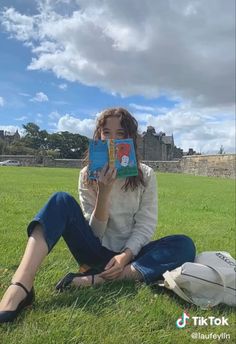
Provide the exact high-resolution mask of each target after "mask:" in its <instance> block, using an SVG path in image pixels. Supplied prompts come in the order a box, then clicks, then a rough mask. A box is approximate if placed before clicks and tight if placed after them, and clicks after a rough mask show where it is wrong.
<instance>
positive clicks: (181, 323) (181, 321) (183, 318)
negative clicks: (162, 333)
mask: <svg viewBox="0 0 236 344" xmlns="http://www.w3.org/2000/svg"><path fill="white" fill-rule="evenodd" d="M189 319H190V316H189V314H188V313H187V312H186V311H184V312H183V314H182V316H181V317H179V318H178V320H176V327H178V328H184V327H185V326H186V325H187V323H188V320H189Z"/></svg>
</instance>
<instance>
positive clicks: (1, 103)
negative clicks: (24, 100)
mask: <svg viewBox="0 0 236 344" xmlns="http://www.w3.org/2000/svg"><path fill="white" fill-rule="evenodd" d="M4 104H5V101H4V99H3V97H0V106H4Z"/></svg>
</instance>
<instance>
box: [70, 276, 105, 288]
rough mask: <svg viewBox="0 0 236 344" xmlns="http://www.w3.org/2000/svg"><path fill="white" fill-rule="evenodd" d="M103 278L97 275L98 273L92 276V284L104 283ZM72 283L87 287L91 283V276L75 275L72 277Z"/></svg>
mask: <svg viewBox="0 0 236 344" xmlns="http://www.w3.org/2000/svg"><path fill="white" fill-rule="evenodd" d="M104 282H105V280H104V279H103V278H102V277H99V276H98V275H95V276H94V284H101V283H104ZM72 284H73V285H74V286H76V287H81V286H83V287H88V286H91V285H93V284H92V276H91V275H90V276H83V277H75V278H74V279H73V282H72Z"/></svg>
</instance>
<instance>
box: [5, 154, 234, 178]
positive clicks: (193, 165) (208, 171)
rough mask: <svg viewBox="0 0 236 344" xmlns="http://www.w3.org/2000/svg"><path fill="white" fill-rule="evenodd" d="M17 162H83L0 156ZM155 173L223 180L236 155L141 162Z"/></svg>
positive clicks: (58, 164) (68, 164) (55, 164)
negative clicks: (219, 178)
mask: <svg viewBox="0 0 236 344" xmlns="http://www.w3.org/2000/svg"><path fill="white" fill-rule="evenodd" d="M8 159H11V160H19V161H20V162H21V163H22V165H23V166H44V167H72V168H82V166H83V165H82V162H83V160H79V159H53V158H48V157H47V158H44V161H43V164H38V162H37V159H36V157H34V156H29V155H18V156H16V155H14V156H13V155H0V161H3V160H8ZM143 162H144V163H146V164H147V165H149V166H150V167H152V168H153V169H154V170H155V171H160V172H169V173H187V174H193V175H200V176H213V177H224V178H235V177H236V172H235V171H236V155H235V154H222V155H220V154H218V155H192V156H184V157H182V158H181V159H179V160H172V161H143Z"/></svg>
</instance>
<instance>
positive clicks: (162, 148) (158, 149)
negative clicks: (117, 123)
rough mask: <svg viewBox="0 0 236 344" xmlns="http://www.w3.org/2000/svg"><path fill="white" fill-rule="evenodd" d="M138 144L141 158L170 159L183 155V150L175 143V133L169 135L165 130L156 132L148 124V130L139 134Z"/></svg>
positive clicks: (151, 159) (152, 159)
mask: <svg viewBox="0 0 236 344" xmlns="http://www.w3.org/2000/svg"><path fill="white" fill-rule="evenodd" d="M137 145H138V153H139V156H140V158H141V160H150V161H168V160H174V159H178V158H181V157H182V156H183V150H182V149H180V148H177V147H176V146H175V144H174V137H173V135H171V136H167V135H166V134H165V133H163V132H159V133H156V130H155V128H154V127H152V126H148V127H147V131H146V132H144V133H143V134H142V135H139V137H138V140H137Z"/></svg>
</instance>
